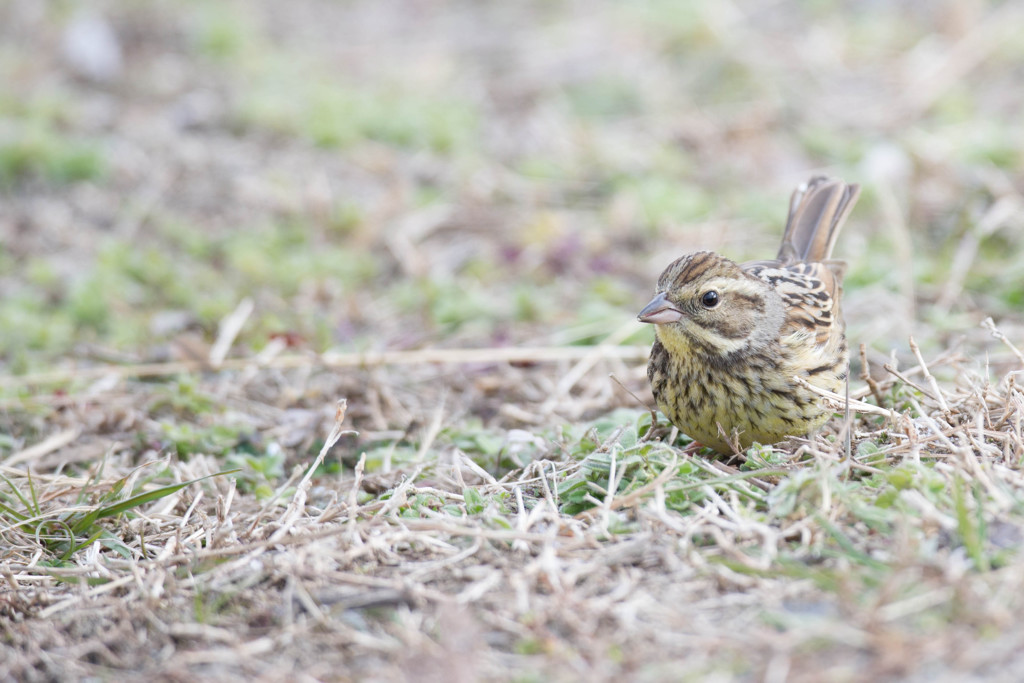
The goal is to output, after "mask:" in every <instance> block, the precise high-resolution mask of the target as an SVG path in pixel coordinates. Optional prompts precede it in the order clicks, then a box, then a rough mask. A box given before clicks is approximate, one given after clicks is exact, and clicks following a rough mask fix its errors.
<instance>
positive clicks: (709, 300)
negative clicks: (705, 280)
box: [700, 289, 718, 308]
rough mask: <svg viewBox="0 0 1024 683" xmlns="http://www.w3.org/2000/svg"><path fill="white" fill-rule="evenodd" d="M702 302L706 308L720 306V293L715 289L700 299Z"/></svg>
mask: <svg viewBox="0 0 1024 683" xmlns="http://www.w3.org/2000/svg"><path fill="white" fill-rule="evenodd" d="M700 302H701V304H703V305H704V308H714V307H715V306H717V305H718V292H716V291H715V290H713V289H712V290H709V291H707V292H704V295H703V296H702V297H701V298H700Z"/></svg>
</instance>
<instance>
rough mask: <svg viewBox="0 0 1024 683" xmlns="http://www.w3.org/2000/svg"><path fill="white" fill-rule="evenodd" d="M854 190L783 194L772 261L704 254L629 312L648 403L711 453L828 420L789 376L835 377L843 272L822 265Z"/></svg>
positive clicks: (843, 361) (819, 185)
mask: <svg viewBox="0 0 1024 683" xmlns="http://www.w3.org/2000/svg"><path fill="white" fill-rule="evenodd" d="M859 194H860V187H859V186H858V185H847V184H846V183H844V182H842V181H840V180H835V179H830V178H825V177H820V176H819V177H815V178H812V179H811V180H809V181H808V182H807V183H805V184H804V185H801V186H800V187H799V188H797V189H796V191H795V192H794V193H793V197H792V199H791V200H790V204H789V220H788V221H787V222H786V231H785V233H784V234H783V236H782V247H781V248H780V249H779V254H778V256H776V258H775V260H774V261H753V262H750V263H744V264H742V265H739V264H736V263H734V262H733V261H730V260H729V259H727V258H724V257H722V256H719V255H718V254H716V253H713V252H710V251H698V252H695V253H693V254H687V255H686V256H683V257H681V258H679V259H677V260H676V261H674V262H673V263H672V264H671V265H669V267H668V268H666V269H665V272H663V273H662V274H661V277H660V278H659V279H658V289H657V294H656V296H655V297H654V298H653V299H652V300H651V302H650V303H649V304H647V306H645V307H644V309H643V310H642V311H640V315H639V316H638V318H639V320H640V321H641V322H645V323H653V324H654V325H655V333H656V334H655V336H656V337H657V339H656V341H655V342H654V347H653V348H652V349H651V360H650V363H649V364H648V366H647V376H648V377H649V378H650V380H651V388H652V389H653V390H654V397H655V399H656V400H657V402H658V407H659V408H660V409H661V411H662V412H663V413H665V415H667V416H668V418H669V419H670V420H671V421H672V423H673V424H674V425H676V426H677V427H679V429H680V430H682V431H683V432H684V433H686V434H687V435H688V436H690V437H692V438H693V439H696V440H697V441H699V442H700V443H702V444H703V445H705V446H709V447H710V448H713V449H714V450H716V451H718V452H720V453H732V452H733V451H734V444H735V445H737V446H739V447H740V448H746V447H748V446H750V444H751V443H753V442H755V441H756V442H758V443H762V444H771V443H776V442H778V441H781V440H783V439H784V438H786V437H787V436H804V435H806V434H808V433H809V432H812V431H814V430H815V429H817V428H819V427H821V425H823V424H824V423H825V421H826V420H828V418H829V416H830V415H831V411H829V410H828V409H827V408H826V407H825V406H824V405H822V403H821V399H820V397H819V396H817V395H816V394H814V393H813V392H812V391H809V390H808V389H807V388H805V387H802V386H800V384H798V383H797V381H796V380H795V379H794V378H795V377H801V378H803V379H805V380H806V381H807V382H808V383H809V384H811V385H814V386H816V387H821V388H823V389H828V390H830V391H838V390H839V389H840V388H841V387H842V385H843V382H844V381H845V380H846V376H847V368H848V353H847V346H846V334H845V327H846V326H845V323H844V322H843V318H842V315H841V314H840V310H839V298H840V294H841V291H842V290H841V287H840V281H841V279H842V275H843V270H844V265H843V264H842V263H841V262H838V261H831V260H829V259H830V257H831V256H832V248H833V246H835V242H836V237H837V236H838V235H839V229H840V228H841V227H842V225H843V222H844V221H845V220H846V217H847V215H848V214H849V213H850V210H851V209H852V208H853V205H854V203H856V201H857V197H858V196H859Z"/></svg>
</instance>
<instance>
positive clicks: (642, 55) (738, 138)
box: [0, 0, 1024, 374]
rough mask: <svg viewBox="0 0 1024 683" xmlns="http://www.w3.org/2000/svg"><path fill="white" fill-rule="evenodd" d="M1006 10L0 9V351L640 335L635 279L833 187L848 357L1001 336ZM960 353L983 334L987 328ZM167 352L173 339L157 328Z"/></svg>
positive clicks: (1017, 281)
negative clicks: (825, 181)
mask: <svg viewBox="0 0 1024 683" xmlns="http://www.w3.org/2000/svg"><path fill="white" fill-rule="evenodd" d="M1022 34H1024V6H1022V4H1021V3H1019V2H983V1H980V0H967V1H964V0H955V1H954V0H949V1H946V2H920V1H903V2H874V1H871V0H860V1H851V2H841V1H831V0H816V1H813V2H782V1H773V0H764V1H751V2H722V1H720V0H707V1H696V2H671V1H668V0H636V1H633V2H629V3H621V2H596V1H588V2H572V1H543V2H540V1H538V2H520V3H508V2H486V1H483V2H481V1H465V2H458V1H451V2H445V1H441V0H436V1H435V0H417V1H409V2H380V1H379V0H365V1H361V0H351V1H345V2H343V1H329V0H295V1H291V2H287V3H283V2H270V1H257V0H248V1H245V2H231V1H228V0H221V1H213V0H187V1H175V2H170V1H164V2H161V1H153V2H138V1H137V0H97V1H95V2H81V3H80V2H58V1H51V2H43V1H40V0H6V1H5V2H3V3H2V4H0V240H2V246H0V328H2V329H3V333H2V334H0V370H2V372H4V373H6V374H10V373H23V372H28V371H34V370H42V369H47V368H52V367H55V366H67V365H70V364H82V363H84V362H93V361H103V362H109V361H116V362H128V363H130V362H144V361H159V360H166V359H172V358H178V357H182V356H183V355H184V356H187V355H188V354H189V353H195V352H196V351H195V350H196V348H198V349H199V352H198V353H199V354H200V355H201V354H202V352H203V349H204V348H205V347H204V345H209V344H210V343H212V341H213V340H214V339H215V338H216V335H217V326H218V323H219V321H220V320H221V319H222V318H223V317H224V316H225V315H227V314H228V313H230V312H231V311H232V310H234V309H235V308H236V307H237V306H238V305H239V302H241V301H242V300H244V299H246V298H251V299H252V301H253V303H254V309H253V314H252V316H251V317H250V318H249V320H248V321H247V323H246V325H245V326H244V328H243V330H242V332H241V334H240V335H239V337H238V342H237V344H236V347H235V350H234V353H236V354H242V355H245V354H248V353H252V352H257V351H259V350H260V349H262V348H264V347H265V346H266V345H267V344H268V343H269V342H270V340H272V339H275V338H277V339H285V340H287V342H288V343H289V345H291V347H292V348H297V349H312V350H315V351H323V350H326V349H337V350H346V351H358V350H367V349H416V348H426V347H433V346H444V347H461V346H475V347H485V346H507V345H566V344H590V343H595V342H599V341H602V340H605V339H611V340H612V341H614V342H616V343H646V342H648V341H649V340H650V339H651V331H650V329H648V328H645V327H643V326H640V325H639V324H637V323H635V321H634V317H635V314H636V312H637V311H638V310H639V309H640V308H641V307H642V306H643V305H644V304H645V303H646V301H647V299H648V298H649V296H650V294H651V292H652V289H653V286H654V283H655V281H656V279H657V276H658V274H659V273H660V271H661V269H662V268H663V267H664V266H665V265H667V263H669V262H670V261H671V260H672V259H673V258H675V257H676V256H678V255H680V254H682V253H685V252H687V251H691V250H695V249H701V248H711V249H715V250H719V251H721V252H723V253H724V254H726V255H728V256H730V257H732V258H735V259H736V260H743V259H751V258H764V257H767V256H769V255H772V254H774V252H775V249H776V248H777V245H778V240H779V236H780V234H781V229H782V223H783V221H784V218H785V213H786V207H787V202H788V197H789V193H790V191H791V190H792V188H793V187H794V186H795V185H796V184H798V183H800V182H802V181H803V180H805V179H806V178H808V177H809V176H810V175H812V174H815V173H827V174H832V175H837V176H840V177H842V178H844V179H846V180H847V181H850V182H859V183H861V184H863V185H864V188H865V192H864V195H863V197H862V199H861V202H860V205H859V206H858V207H857V208H856V210H855V211H854V213H853V216H852V220H851V221H850V223H849V224H848V225H847V228H846V230H845V233H844V234H843V236H842V237H841V238H840V240H839V246H838V248H837V256H838V257H839V258H842V259H845V260H847V261H848V262H849V264H850V269H849V271H848V272H849V274H848V280H847V299H846V302H847V303H846V306H845V312H846V317H847V319H848V321H849V324H850V330H851V331H850V336H851V341H852V343H853V347H854V348H856V345H857V344H859V343H866V344H868V345H870V346H872V347H874V348H875V349H877V350H879V351H881V352H883V353H885V352H888V351H889V349H892V348H897V349H905V348H906V343H907V337H908V335H910V334H914V335H915V336H916V337H917V339H918V341H919V342H920V343H921V344H922V346H923V347H924V348H925V350H926V351H927V352H928V353H930V354H934V353H937V352H938V351H940V350H943V349H946V348H949V347H950V346H955V345H957V344H960V343H961V341H963V340H966V343H967V344H969V345H974V346H976V347H977V348H987V347H986V345H989V344H992V343H993V342H990V341H988V339H987V336H986V333H985V332H984V331H983V330H982V329H981V328H980V327H979V323H980V321H981V320H983V319H984V318H985V317H986V316H993V317H994V318H995V319H996V321H997V322H998V323H999V325H1000V326H1001V328H1002V329H1003V330H1004V332H1006V333H1007V334H1008V335H1010V337H1011V338H1014V339H1017V340H1018V341H1020V340H1021V339H1022V336H1024V335H1022V332H1024V313H1022V305H1024V258H1022V242H1024V233H1022V230H1021V228H1022V227H1024V219H1022V212H1021V206H1022V203H1021V196H1020V192H1021V190H1022V188H1024V165H1022V161H1024V127H1022V126H1021V120H1022V119H1021V117H1022V114H1024V107H1022V104H1024V88H1022V87H1021V84H1022V83H1024V41H1021V40H1020V39H1019V36H1020V35H1022ZM999 348H1001V347H996V346H993V350H994V352H995V353H996V355H997V356H998V353H1000V352H999V351H998V349H999ZM189 349H191V351H190V350H189Z"/></svg>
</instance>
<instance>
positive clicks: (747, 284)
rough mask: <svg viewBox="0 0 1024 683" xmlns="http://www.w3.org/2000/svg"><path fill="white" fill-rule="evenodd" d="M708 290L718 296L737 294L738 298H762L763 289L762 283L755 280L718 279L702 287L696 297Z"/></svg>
mask: <svg viewBox="0 0 1024 683" xmlns="http://www.w3.org/2000/svg"><path fill="white" fill-rule="evenodd" d="M710 289H713V290H715V291H716V292H718V293H719V294H721V293H722V292H726V293H727V294H739V295H740V296H763V294H764V290H765V287H764V283H763V282H757V281H755V280H736V279H733V278H724V277H719V278H715V279H714V280H711V281H710V282H708V283H707V284H706V285H704V286H703V287H702V288H701V291H700V292H698V295H700V294H702V293H704V292H706V291H708V290H710Z"/></svg>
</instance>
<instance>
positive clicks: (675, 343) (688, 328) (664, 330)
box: [637, 251, 784, 357]
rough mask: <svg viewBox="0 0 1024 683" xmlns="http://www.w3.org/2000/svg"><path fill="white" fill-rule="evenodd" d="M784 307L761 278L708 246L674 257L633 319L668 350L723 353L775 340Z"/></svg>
mask: <svg viewBox="0 0 1024 683" xmlns="http://www.w3.org/2000/svg"><path fill="white" fill-rule="evenodd" d="M783 318H784V311H783V305H782V300H781V298H780V297H779V295H778V294H777V293H776V292H775V291H774V290H773V289H772V288H771V287H770V286H769V285H768V284H767V283H766V282H764V281H763V280H760V279H759V278H757V277H755V276H753V275H751V274H749V273H747V272H746V271H744V270H743V268H741V267H740V266H739V265H737V264H736V263H734V262H733V261H730V260H729V259H727V258H724V257H722V256H719V255H718V254H716V253H714V252H710V251H698V252H695V253H693V254H687V255H686V256H683V257H681V258H679V259H676V260H675V261H674V262H673V263H672V264H670V265H669V266H668V268H666V269H665V271H664V272H663V273H662V274H661V277H660V278H658V290H657V294H656V295H655V297H654V298H653V299H651V302H650V303H648V304H647V305H646V306H645V307H644V309H643V310H642V311H640V314H639V315H638V316H637V319H638V320H640V322H644V323H652V324H654V325H655V326H656V328H655V329H656V333H657V335H658V339H659V340H660V341H661V343H662V344H664V345H665V346H666V347H667V348H669V349H670V350H675V351H677V352H679V353H684V354H699V355H702V356H706V357H727V356H731V355H732V354H734V353H736V352H738V351H744V350H750V349H753V348H757V346H758V345H760V344H765V343H768V342H769V341H770V340H771V339H773V338H774V339H778V332H779V329H780V328H781V326H782V322H783Z"/></svg>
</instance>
